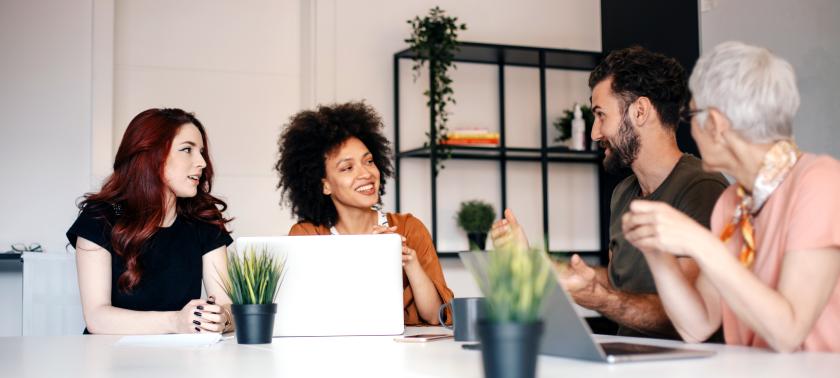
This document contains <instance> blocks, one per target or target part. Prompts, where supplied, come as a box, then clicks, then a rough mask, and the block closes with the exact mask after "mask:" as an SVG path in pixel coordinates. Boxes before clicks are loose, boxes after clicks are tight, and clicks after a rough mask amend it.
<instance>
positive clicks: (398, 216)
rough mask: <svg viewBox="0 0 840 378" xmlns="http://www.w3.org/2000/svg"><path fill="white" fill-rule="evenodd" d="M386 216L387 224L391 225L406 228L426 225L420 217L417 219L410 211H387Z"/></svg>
mask: <svg viewBox="0 0 840 378" xmlns="http://www.w3.org/2000/svg"><path fill="white" fill-rule="evenodd" d="M386 215H387V216H388V224H389V225H391V226H397V227H398V228H399V227H401V226H402V227H406V228H414V227H418V226H420V227H423V228H425V227H426V226H425V225H424V224H423V222H422V221H421V220H420V219H417V217H415V216H414V215H413V214H411V213H387V214H386Z"/></svg>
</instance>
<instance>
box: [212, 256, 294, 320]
mask: <svg viewBox="0 0 840 378" xmlns="http://www.w3.org/2000/svg"><path fill="white" fill-rule="evenodd" d="M285 266H286V259H285V258H281V257H278V256H276V255H274V254H271V253H268V251H267V248H266V247H264V246H263V247H261V248H260V249H259V251H257V249H256V248H255V247H254V246H250V245H249V246H247V247H246V248H245V251H244V252H243V253H242V254H239V253H237V252H235V251H231V253H230V256H228V266H227V270H228V280H227V281H226V282H224V284H223V287H224V289H225V292H226V293H227V295H228V297H230V299H231V301H232V302H233V304H236V305H240V304H270V303H273V302H274V298H275V297H276V296H277V291H278V290H279V289H280V285H281V284H282V280H283V274H284V273H285V270H284V269H285Z"/></svg>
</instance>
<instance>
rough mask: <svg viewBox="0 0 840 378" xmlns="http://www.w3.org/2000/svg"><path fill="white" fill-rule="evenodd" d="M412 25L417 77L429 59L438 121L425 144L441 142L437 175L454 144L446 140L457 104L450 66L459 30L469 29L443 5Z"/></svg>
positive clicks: (410, 40) (428, 93)
mask: <svg viewBox="0 0 840 378" xmlns="http://www.w3.org/2000/svg"><path fill="white" fill-rule="evenodd" d="M407 22H408V24H409V25H411V29H412V31H411V36H409V37H408V38H407V39H406V40H405V42H406V43H408V46H409V48H410V49H411V51H412V52H413V53H414V54H415V57H414V65H413V66H412V67H411V69H412V70H413V71H414V80H415V81H416V80H417V78H418V77H419V76H420V72H421V71H420V70H421V69H422V68H423V66H424V64H425V63H426V62H427V61H428V62H429V73H430V75H431V78H430V81H429V90H428V91H426V92H424V94H425V95H426V97H428V98H429V101H428V102H427V105H428V106H429V109H431V111H432V112H433V119H432V122H434V124H435V136H434V138H433V137H432V135H431V134H430V133H429V132H426V138H428V141H427V142H426V143H425V146H428V147H432V148H434V146H440V151H441V152H442V155H441V156H440V158H439V160H438V161H437V166H436V167H435V175H437V173H438V171H439V170H441V169H443V168H444V165H443V160H444V159H446V158H447V157H449V155H450V154H451V153H452V149H451V147H450V146H448V145H446V144H442V143H441V142H443V141H444V140H446V122H447V121H448V120H449V111H448V110H447V109H446V106H447V105H448V104H455V97H454V93H455V92H454V91H453V90H452V86H451V84H452V79H451V78H450V77H449V73H448V72H449V68H452V67H455V64H454V63H453V61H452V60H453V59H454V58H455V52H457V51H458V31H459V30H467V25H466V24H464V23H461V24H458V17H451V16H447V15H446V12H445V11H444V10H442V9H440V7H434V8H432V9H431V10H429V14H428V15H426V16H424V17H423V18H420V17H414V19H412V20H408V21H407Z"/></svg>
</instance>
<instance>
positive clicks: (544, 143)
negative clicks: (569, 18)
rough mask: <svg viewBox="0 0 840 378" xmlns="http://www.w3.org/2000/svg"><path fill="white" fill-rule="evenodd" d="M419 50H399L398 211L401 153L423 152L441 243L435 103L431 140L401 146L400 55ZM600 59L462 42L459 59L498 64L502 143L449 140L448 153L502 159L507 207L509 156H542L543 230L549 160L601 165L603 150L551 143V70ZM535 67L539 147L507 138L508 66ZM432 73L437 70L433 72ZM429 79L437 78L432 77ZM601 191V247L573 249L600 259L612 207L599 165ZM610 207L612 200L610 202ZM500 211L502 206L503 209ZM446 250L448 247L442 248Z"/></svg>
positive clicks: (585, 67)
mask: <svg viewBox="0 0 840 378" xmlns="http://www.w3.org/2000/svg"><path fill="white" fill-rule="evenodd" d="M415 57H416V55H415V54H414V53H413V52H412V51H411V50H409V49H405V50H402V51H399V52H397V53H395V54H394V57H393V59H394V61H393V64H394V72H393V74H394V148H395V150H396V151H397V153H396V158H395V159H394V177H395V186H396V187H395V193H396V194H395V195H396V211H400V205H401V204H400V198H401V197H400V194H401V193H400V174H401V170H400V163H401V160H402V159H408V158H415V159H416V158H419V159H428V160H429V164H430V165H431V168H432V169H431V177H430V180H431V205H432V224H431V225H430V226H431V233H432V238H433V239H434V241H435V246H436V247H437V179H436V177H435V167H436V164H437V159H438V156H439V154H440V153H441V149H442V147H441V146H438V145H436V144H435V141H436V139H437V138H436V135H435V132H436V124H435V118H436V117H435V113H434V109H433V108H430V113H431V114H430V124H429V134H430V135H431V140H432V143H431V146H428V147H421V148H415V149H410V150H402V149H401V145H400V60H401V59H413V58H415ZM600 59H601V53H599V52H592V51H578V50H565V49H550V48H540V47H529V46H510V45H497V44H487V43H473V42H462V43H459V51H458V52H456V53H455V57H454V59H453V60H454V61H455V62H462V63H478V64H490V65H495V66H497V67H498V82H499V83H498V85H499V146H498V147H477V146H476V147H474V146H447V147H446V148H448V149H449V152H450V154H449V158H450V159H452V160H490V161H498V162H499V170H500V173H501V174H500V177H501V182H500V186H501V197H502V198H501V204H502V209H501V210H502V211H503V210H504V209H505V208H507V162H508V161H530V162H539V163H540V166H541V174H542V210H543V234H544V235H548V219H549V214H548V201H549V195H548V164H549V163H571V164H595V165H598V166H599V167H600V161H601V156H600V155H599V153H598V152H591V151H570V150H568V149H564V148H558V147H549V146H548V135H547V126H548V120H547V104H546V84H545V81H546V70H549V69H557V70H575V71H587V72H588V71H591V70H592V69H593V68H595V66H596V65H597V64H598V62H599V61H600ZM506 66H516V67H531V68H537V69H539V77H540V79H539V82H540V88H539V90H540V124H541V126H542V127H541V135H540V147H539V148H520V147H508V146H507V144H506V140H505V133H506V130H505V67H506ZM430 76H432V75H430ZM430 85H434V82H433V81H431V80H430ZM598 176H599V177H598V181H599V185H598V191H599V196H598V198H599V207H600V209H598V210H597V211H598V214H599V215H600V216H599V219H600V221H599V226H600V239H601V248H600V250H597V251H574V252H576V253H589V254H592V253H599V254H600V257H601V260H602V261H605V259H606V252H605V249H606V246H607V243H606V235H607V230H608V222H609V219H608V217H609V212H608V211H607V212H606V214H607V218H605V217H604V214H605V212H604V211H603V209H604V206H605V204H604V196H603V193H602V191H603V188H602V186H603V185H601V184H600V183H601V182H602V181H603V180H602V176H603V169H601V168H599V169H598ZM607 198H608V197H607ZM606 206H607V209H608V206H609V203H606ZM500 213H501V211H500ZM544 243H545V246H544V247H545V248H546V249H547V248H548V245H549V244H548V243H549V240H548V238H546V240H545V241H544ZM439 254H441V255H446V254H447V252H440V251H439Z"/></svg>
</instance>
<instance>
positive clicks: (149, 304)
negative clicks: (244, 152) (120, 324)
mask: <svg viewBox="0 0 840 378" xmlns="http://www.w3.org/2000/svg"><path fill="white" fill-rule="evenodd" d="M117 217H118V215H115V214H114V213H113V212H110V214H107V215H106V216H105V217H96V216H94V214H92V213H91V211H89V210H87V209H85V210H83V211H82V213H81V214H79V217H78V218H77V219H76V222H74V223H73V225H72V226H71V227H70V229H69V230H68V231H67V239H68V240H69V241H70V244H71V245H73V247H74V248H75V247H76V241H77V239H78V237H83V238H85V239H87V240H89V241H91V242H93V243H95V244H97V245H99V246H100V247H102V248H104V249H105V250H107V251H108V252H110V253H111V305H112V306H114V307H120V308H124V309H127V310H135V311H178V310H180V309H182V308H183V307H184V305H186V304H187V302H189V301H190V300H192V299H197V298H199V297H200V296H201V282H202V281H201V279H202V277H201V273H202V269H201V268H202V260H201V259H202V257H203V256H204V254H205V253H207V252H210V251H213V250H215V249H217V248H219V247H221V246H227V245H230V244H231V243H232V242H233V239H231V237H230V234H229V233H228V232H227V231H225V230H222V229H220V228H219V227H217V226H216V225H213V224H209V223H205V222H202V221H195V220H192V219H186V218H185V217H183V216H178V217H177V218H176V219H175V222H174V223H173V224H172V225H171V226H169V227H166V228H163V227H161V228H158V230H157V232H155V233H154V234H153V235H152V237H151V238H149V240H147V241H146V243H145V245H144V247H143V249H142V252H141V253H140V257H139V260H138V262H139V264H140V266H141V267H142V270H143V273H142V277H141V279H140V283H139V284H138V285H137V286H135V287H134V289H132V291H131V292H123V291H122V290H120V289H119V287H118V286H117V280H118V279H119V277H120V275H121V274H122V273H123V272H125V261H124V260H123V259H122V258H121V257H120V256H119V255H117V254H116V253H114V249H113V247H112V246H111V227H112V225H113V221H114V220H115V219H117ZM76 253H85V251H84V250H77V252H76ZM85 333H87V330H85Z"/></svg>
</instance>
